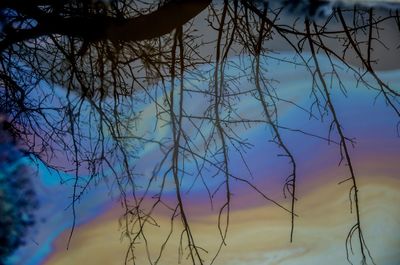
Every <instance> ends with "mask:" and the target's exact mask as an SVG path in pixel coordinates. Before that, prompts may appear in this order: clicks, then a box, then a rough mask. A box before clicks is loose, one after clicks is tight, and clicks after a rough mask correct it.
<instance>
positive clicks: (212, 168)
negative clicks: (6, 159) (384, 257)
mask: <svg viewBox="0 0 400 265" xmlns="http://www.w3.org/2000/svg"><path fill="white" fill-rule="evenodd" d="M306 3H307V5H306V6H305V7H304V6H300V7H299V6H298V5H283V6H281V5H277V4H273V3H271V4H268V3H267V2H261V1H247V0H235V1H221V2H215V3H211V1H209V0H197V1H196V0H190V1H181V0H170V1H160V2H157V3H154V4H145V3H142V2H139V1H130V0H126V1H109V2H105V1H104V2H101V1H100V2H94V1H86V0H85V1H56V2H53V1H47V0H35V1H30V2H29V3H27V2H26V1H20V0H5V1H2V2H1V3H0V12H1V13H0V19H1V33H0V54H1V55H0V56H1V57H0V58H1V66H0V89H1V90H0V93H1V100H0V107H1V110H2V111H3V112H5V113H6V114H7V116H8V122H9V123H10V124H11V126H12V128H13V130H14V131H15V132H17V136H18V139H19V141H20V142H21V143H22V144H23V145H24V147H25V150H26V152H28V153H30V154H31V155H32V156H34V157H36V158H38V159H40V160H42V161H44V162H45V164H46V165H47V166H49V167H53V168H55V169H57V170H62V171H66V172H72V173H73V175H74V179H73V180H72V182H73V183H72V186H73V192H72V193H73V194H72V202H71V207H72V210H73V215H74V216H73V224H72V229H71V234H70V240H71V238H72V235H73V231H74V227H75V215H76V212H75V207H76V203H77V202H78V201H79V200H80V199H81V198H82V196H83V195H84V193H85V191H86V190H87V188H88V187H89V186H90V185H93V184H94V183H95V182H96V181H99V180H101V179H104V178H111V179H112V182H113V183H115V185H116V186H117V187H118V190H119V192H120V200H121V202H122V205H123V207H124V211H125V214H124V215H123V216H122V217H121V226H122V228H123V235H124V236H125V237H126V238H127V239H128V240H129V242H130V246H129V249H128V250H127V253H126V258H125V262H126V263H129V262H132V263H133V264H135V257H136V253H135V244H136V243H137V242H139V241H140V242H144V244H145V245H146V249H149V248H150V247H151V246H150V245H149V244H148V241H147V239H146V233H145V229H144V228H145V227H147V226H151V225H154V224H156V223H157V220H155V219H154V218H153V213H154V212H155V211H156V210H157V209H159V208H165V209H168V210H169V211H170V216H171V228H170V232H169V234H168V236H167V237H166V239H165V242H164V244H163V245H162V247H161V249H160V251H159V254H158V256H157V257H152V256H151V255H150V254H149V253H150V252H149V251H148V261H149V263H150V264H157V263H158V262H159V260H160V259H161V256H162V254H163V251H164V248H165V245H166V244H167V243H168V241H169V240H170V237H171V234H172V233H173V232H174V231H173V223H174V222H176V219H177V217H178V216H179V218H180V223H181V224H182V225H183V230H182V231H181V237H180V248H179V253H180V258H182V257H183V256H188V257H189V258H190V260H191V262H192V264H206V263H208V262H211V263H213V262H214V260H215V259H216V257H217V256H218V254H219V253H220V251H221V249H222V247H223V246H224V245H226V238H227V236H228V228H229V221H230V212H231V196H232V191H231V183H232V182H241V183H243V184H244V185H247V186H249V187H250V188H251V189H252V190H253V191H254V192H255V193H257V194H259V195H260V196H261V197H262V198H263V199H265V200H267V201H270V202H272V203H274V204H275V205H276V206H277V207H280V208H281V209H282V210H283V211H286V212H287V213H288V216H289V218H290V219H291V227H290V233H289V239H290V241H292V240H295V237H294V231H295V221H296V216H297V214H296V207H295V205H296V201H297V196H296V178H297V175H298V173H297V167H296V165H297V161H296V156H295V154H294V152H293V150H295V148H296V146H290V145H289V144H288V143H286V141H285V137H284V136H283V135H282V131H290V132H292V133H301V134H306V135H308V136H310V137H315V138H318V139H321V140H323V141H327V142H329V143H336V146H337V147H338V152H339V160H340V161H343V162H344V163H345V164H346V165H347V167H348V170H349V177H348V179H346V180H344V181H342V182H347V181H349V182H351V183H352V186H351V189H350V191H349V198H350V204H351V208H352V209H353V210H354V214H355V222H354V225H353V226H352V227H351V229H350V230H349V233H348V237H347V239H346V251H347V256H348V261H349V262H351V259H350V254H351V252H352V251H353V248H352V240H353V238H354V237H356V238H357V240H358V242H359V253H360V254H361V258H362V259H361V261H360V262H361V264H369V263H372V264H373V263H374V261H373V259H372V257H371V254H370V252H369V249H368V247H367V243H366V242H365V239H364V236H363V230H362V220H361V217H360V211H361V210H360V201H359V197H358V186H357V175H356V169H355V166H354V165H353V163H352V159H351V152H350V148H351V147H352V146H353V145H354V141H353V140H352V139H351V138H350V137H348V136H347V135H346V133H345V130H344V125H343V124H342V121H341V117H340V116H339V114H338V113H337V111H336V107H335V102H334V101H333V100H332V98H331V96H330V95H331V93H332V92H331V90H332V89H333V88H332V87H330V86H332V85H331V84H332V82H327V78H328V77H327V76H329V79H331V80H332V79H335V80H336V82H337V83H338V84H339V87H340V89H341V90H342V92H343V93H346V89H348V88H346V87H345V85H344V83H343V82H341V76H340V71H338V69H337V68H338V66H337V65H336V64H335V61H340V62H342V63H343V65H345V66H346V67H347V70H348V71H351V72H352V73H353V74H354V76H355V79H356V80H357V82H359V83H362V84H363V85H365V86H366V87H368V88H371V89H374V90H376V91H377V94H378V96H380V97H383V98H384V100H385V101H386V102H387V104H388V106H389V107H390V108H391V109H392V110H393V115H394V116H395V117H397V119H398V117H399V116H400V109H399V108H400V102H399V94H400V92H399V91H398V89H397V90H396V89H395V88H393V87H391V86H390V85H389V84H387V83H386V82H385V81H384V80H382V79H381V77H380V76H379V75H378V74H377V71H376V70H375V66H376V65H378V64H377V63H378V62H377V58H376V57H374V50H375V49H379V47H381V46H383V47H385V45H386V44H385V43H384V40H381V39H380V38H379V37H378V36H379V34H380V31H381V25H386V24H387V23H390V24H391V25H393V27H395V26H396V27H397V29H400V26H399V20H400V19H399V13H398V11H397V10H393V9H392V10H375V9H373V8H366V7H362V6H355V7H354V8H347V7H345V6H332V5H328V4H327V3H326V2H324V3H322V5H321V3H314V1H310V2H306ZM304 8H305V10H307V12H306V14H305V15H299V16H297V15H296V16H294V15H288V13H290V12H292V13H293V12H294V11H293V10H304ZM320 8H326V9H324V11H323V12H322V13H323V14H324V15H326V16H324V17H319V15H321V9H320ZM203 11H204V12H203ZM302 13H304V12H302ZM199 14H200V16H203V15H204V14H206V21H207V22H208V27H207V30H208V33H210V36H211V37H210V36H209V38H210V40H206V37H205V36H204V32H203V33H202V32H201V31H198V30H197V28H196V25H195V24H193V19H196V16H198V15H199ZM385 23H386V24H385ZM274 39H278V40H279V44H280V45H284V46H285V47H288V49H290V50H291V51H292V52H294V53H295V54H296V55H297V59H298V62H296V63H297V64H299V65H301V66H302V67H305V68H306V69H307V71H308V72H309V74H310V76H309V78H310V80H311V82H310V83H311V85H310V94H311V95H312V97H313V104H312V105H311V106H310V107H309V109H305V108H303V107H301V106H299V105H298V104H297V103H296V102H293V101H290V100H287V99H285V98H281V97H280V96H279V94H278V93H277V92H276V91H275V89H274V87H273V86H272V85H271V80H272V79H273V77H270V76H268V73H267V71H266V70H265V69H264V68H263V66H262V60H263V59H264V58H267V57H268V56H269V55H270V53H273V49H270V48H269V45H268V44H269V43H271V42H272V41H273V40H274ZM338 46H340V48H339V49H338V48H337V47H338ZM204 47H208V48H204ZM307 51H308V52H309V54H307ZM205 52H208V53H205ZM233 55H235V56H239V57H245V56H249V57H250V58H252V59H251V60H252V64H251V66H250V69H251V70H250V71H246V70H244V69H240V67H243V68H245V67H244V66H239V67H238V68H239V71H241V72H243V75H244V76H246V77H248V78H249V80H251V84H252V85H253V88H251V89H250V90H243V89H242V88H241V87H238V86H236V85H235V84H236V81H237V78H235V77H232V76H228V75H227V74H226V68H227V67H237V66H234V65H233V63H232V62H231V60H230V58H231V56H233ZM320 55H323V56H326V58H328V60H329V61H330V66H329V67H330V71H329V72H324V70H323V69H322V68H321V66H320V62H319V58H320ZM292 63H294V62H292ZM204 66H211V68H210V69H209V70H207V71H205V70H204ZM202 67H203V68H202ZM208 76H209V77H210V80H209V86H208V87H206V88H202V87H196V86H190V87H189V86H188V85H187V84H188V83H187V81H186V80H187V79H191V78H192V79H198V80H207V79H208ZM371 78H372V80H373V82H371V81H370V80H371ZM191 97H196V98H202V101H203V100H204V103H205V107H204V109H201V110H197V111H196V112H193V111H191V110H189V108H188V107H187V104H188V103H187V102H188V101H189V100H190V99H189V98H191ZM160 98H162V100H160ZM246 98H252V99H255V100H256V102H257V104H259V107H260V109H262V113H263V114H262V116H261V117H258V118H256V119H247V118H245V117H243V115H242V113H240V111H239V110H238V109H237V107H236V106H237V104H238V102H240V101H241V100H244V99H246ZM282 101H284V102H286V103H288V104H291V105H292V106H294V107H295V108H297V109H298V110H299V111H305V112H307V113H308V114H309V115H310V116H315V117H317V116H318V117H320V118H324V117H325V118H327V119H330V120H331V124H330V126H329V129H328V132H327V135H328V136H321V135H315V134H313V133H311V132H308V131H307V130H305V129H303V128H288V127H284V126H282V125H281V124H280V121H279V108H278V107H277V103H279V102H282ZM146 104H153V105H154V106H155V113H154V116H155V117H156V119H155V120H156V123H157V124H156V126H158V125H159V124H162V125H163V126H167V127H168V128H169V129H170V136H171V137H167V138H162V139H158V138H155V137H153V135H152V134H151V133H141V134H139V133H138V131H140V127H141V125H142V121H141V119H142V116H141V112H140V106H144V105H146ZM250 124H265V125H267V126H268V127H269V128H270V129H271V132H272V139H270V140H271V141H272V142H274V143H275V144H276V145H277V146H278V147H279V149H280V150H281V151H282V154H281V155H282V156H284V157H285V158H286V159H287V161H288V165H289V170H288V172H287V173H285V175H284V177H283V185H282V187H283V192H284V195H285V196H288V197H289V199H290V205H291V206H290V207H289V208H286V207H284V206H283V205H282V204H281V203H279V202H278V201H277V200H274V199H273V198H271V197H270V196H268V195H267V194H266V193H265V192H263V191H262V190H261V189H260V188H259V187H257V186H256V185H255V184H253V183H252V182H251V179H248V178H246V177H243V176H238V175H236V174H235V173H234V172H232V170H231V161H230V159H231V157H232V154H233V153H236V154H239V156H240V157H241V159H242V163H243V166H244V167H246V168H248V171H249V173H250V174H251V168H249V167H248V164H247V162H246V154H245V153H246V150H248V149H251V148H252V146H251V143H249V142H248V141H247V140H246V139H243V138H242V137H241V135H240V134H238V133H236V132H237V130H238V128H241V129H244V130H245V129H247V128H248V126H249V125H250ZM193 131H195V132H196V136H195V139H194V138H193V136H192V134H193ZM267 137H269V136H268V135H266V138H267ZM150 144H151V145H157V146H158V147H159V150H160V152H161V153H162V154H163V156H162V158H161V159H160V161H157V163H156V164H155V166H154V170H153V171H152V173H151V174H150V175H149V176H146V178H143V177H142V174H141V173H142V172H137V171H136V169H135V166H136V165H135V161H136V160H137V159H138V158H139V155H138V154H140V150H141V149H143V148H144V147H145V146H147V145H150ZM59 157H61V158H62V159H63V161H68V164H67V165H65V163H63V164H60V163H59V161H58V159H59ZM188 165H193V167H194V169H195V170H194V171H193V172H189V166H188ZM84 176H89V177H84ZM159 176H161V177H159ZM193 176H194V177H193ZM210 176H211V177H212V178H214V177H217V178H218V180H219V184H218V185H217V188H216V189H211V188H210V187H209V186H208V185H207V179H208V178H210ZM143 179H144V181H143ZM168 179H172V180H173V183H174V187H175V195H176V201H175V202H174V203H172V204H171V202H168V201H167V200H165V199H164V193H165V185H166V182H167V180H168ZM183 180H185V181H186V182H187V181H192V182H193V183H195V182H196V181H201V183H202V185H203V188H204V189H205V190H206V191H207V193H208V195H209V200H210V203H211V205H213V204H214V203H215V199H214V197H215V196H216V194H218V193H223V194H224V202H223V204H222V205H218V208H219V209H218V222H217V224H216V226H217V228H218V231H219V234H220V238H221V242H220V245H219V248H218V249H217V250H216V251H215V254H214V255H213V256H212V257H211V258H210V260H207V258H206V257H205V256H207V255H206V253H207V250H205V249H204V248H202V247H201V242H198V241H197V239H196V237H195V235H194V233H193V232H192V229H191V222H190V216H189V215H188V214H187V209H186V202H185V198H184V196H183V191H182V181H183ZM156 185H158V187H159V188H158V191H157V192H156V193H155V194H151V193H152V191H151V190H152V188H153V187H154V186H156ZM146 198H152V199H153V200H152V204H151V206H150V207H148V206H145V205H144V203H143V202H144V200H145V199H146ZM68 244H69V243H68Z"/></svg>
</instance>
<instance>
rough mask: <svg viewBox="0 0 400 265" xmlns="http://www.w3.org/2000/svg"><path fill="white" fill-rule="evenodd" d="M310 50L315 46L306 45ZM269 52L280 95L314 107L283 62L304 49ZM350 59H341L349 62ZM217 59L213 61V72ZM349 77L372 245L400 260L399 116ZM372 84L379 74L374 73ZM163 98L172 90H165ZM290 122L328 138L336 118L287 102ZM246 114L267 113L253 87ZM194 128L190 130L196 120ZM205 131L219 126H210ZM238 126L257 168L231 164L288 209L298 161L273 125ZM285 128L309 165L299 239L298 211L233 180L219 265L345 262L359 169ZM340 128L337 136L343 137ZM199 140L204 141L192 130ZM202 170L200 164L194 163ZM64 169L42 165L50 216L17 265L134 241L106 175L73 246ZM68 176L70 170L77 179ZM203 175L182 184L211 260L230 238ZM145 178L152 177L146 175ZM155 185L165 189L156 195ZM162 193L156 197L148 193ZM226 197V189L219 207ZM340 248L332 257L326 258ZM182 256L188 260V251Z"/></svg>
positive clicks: (388, 75) (101, 253) (306, 85)
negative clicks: (289, 182) (352, 174)
mask: <svg viewBox="0 0 400 265" xmlns="http://www.w3.org/2000/svg"><path fill="white" fill-rule="evenodd" d="M305 55H306V56H307V54H305ZM274 57H275V59H274V58H267V59H266V60H265V61H263V66H264V67H265V68H266V69H267V71H266V72H265V74H267V75H270V76H271V77H273V79H274V80H275V81H274V85H275V86H276V88H277V93H278V95H279V96H280V97H281V98H284V99H286V100H291V101H293V102H296V104H297V105H299V106H302V107H304V108H305V109H309V107H310V104H311V102H312V98H311V96H310V79H309V78H306V77H307V76H308V75H309V73H308V72H307V71H306V69H305V68H304V67H301V66H294V65H292V64H287V63H283V62H280V61H279V60H277V59H288V60H291V59H292V58H293V54H291V53H288V52H286V53H285V52H283V53H280V54H274ZM319 59H320V61H321V65H323V67H324V68H325V69H324V70H326V71H328V70H329V69H328V66H329V64H328V61H327V59H326V58H323V57H319ZM230 62H231V63H232V65H235V64H236V65H237V64H239V63H240V64H241V66H242V67H243V68H246V67H245V66H250V64H251V58H250V57H245V58H231V59H230ZM338 64H339V65H340V63H338ZM209 67H211V68H212V66H208V67H205V68H204V72H205V73H206V72H207V69H209ZM225 74H226V75H227V76H235V75H236V76H238V74H239V73H238V72H237V69H236V68H234V67H227V69H226V72H225ZM378 74H379V76H380V77H381V78H382V79H383V80H384V81H385V82H388V83H389V84H391V85H392V86H393V87H394V88H396V89H398V87H399V86H400V70H391V71H386V72H379V73H378ZM340 76H341V81H342V82H343V83H344V85H345V87H347V93H346V95H344V94H343V93H342V92H341V91H340V89H339V87H338V84H337V82H333V83H332V90H331V93H332V100H333V102H334V104H335V106H336V108H337V112H338V116H339V118H340V119H341V121H342V125H343V129H344V131H345V133H346V135H348V136H349V137H350V138H353V137H354V138H355V140H356V145H355V148H353V149H351V156H352V158H353V163H354V165H355V168H356V175H357V178H358V179H359V184H360V187H359V190H360V192H359V194H360V205H361V206H360V207H361V216H362V228H363V230H364V235H365V238H366V242H367V244H368V247H369V249H370V251H371V255H372V256H373V258H374V261H375V263H376V264H379V265H395V264H398V263H397V262H399V261H400V254H399V252H398V247H399V246H400V234H399V233H398V232H397V231H398V227H399V225H400V208H399V207H398V201H399V199H400V193H399V189H400V176H399V174H400V165H399V161H400V139H399V136H398V135H397V131H396V130H397V123H398V118H397V117H396V114H395V113H394V112H393V111H392V110H391V109H390V108H389V107H388V106H387V104H386V103H385V101H384V99H383V97H382V96H379V95H378V93H377V91H375V90H372V89H367V88H366V87H365V86H363V85H362V84H357V83H356V82H355V78H354V76H353V74H352V73H350V72H346V71H341V72H340ZM237 82H238V86H240V87H241V88H242V89H246V88H247V89H249V88H251V87H253V85H252V80H249V79H248V78H246V77H243V78H240V79H239V80H238V81H237ZM370 82H372V83H373V82H374V81H373V80H372V79H370ZM191 85H196V87H200V88H201V87H204V88H205V87H207V86H208V85H209V83H208V81H207V78H205V79H204V80H202V81H197V83H196V84H193V83H190V82H188V83H185V86H191ZM160 100H161V99H160ZM186 102H187V105H185V109H186V110H187V111H189V112H191V113H197V112H199V111H200V112H201V110H203V109H204V108H206V107H207V102H206V101H205V100H202V99H196V98H195V99H193V100H192V101H190V100H187V101H186ZM138 108H142V110H143V115H144V116H143V119H142V121H144V122H143V123H141V125H140V126H139V129H138V132H147V131H151V129H150V128H153V126H154V111H155V107H154V105H152V104H149V105H143V106H139V107H138ZM278 110H279V113H280V114H279V119H280V125H281V126H284V127H290V128H294V129H302V130H305V131H307V132H309V133H312V134H314V135H319V136H322V137H327V135H328V130H329V125H330V121H331V119H330V117H329V116H327V117H325V120H323V121H322V120H321V119H318V120H317V119H314V118H311V119H310V117H309V113H307V112H306V111H302V110H300V109H299V108H297V107H294V106H293V105H290V104H288V103H285V102H280V103H279V104H278ZM237 111H238V112H239V113H242V114H243V115H244V117H247V118H257V117H260V118H262V111H261V107H260V105H259V103H258V102H257V101H256V100H255V99H254V98H252V97H251V96H248V97H244V98H243V99H242V100H241V101H240V102H238V105H237ZM158 126H159V127H157V128H156V130H155V131H154V132H153V134H154V135H153V136H154V137H156V138H162V137H168V136H169V135H170V134H169V129H168V127H166V126H162V124H159V125H158ZM187 130H190V127H188V128H187ZM203 130H204V132H205V133H207V131H208V130H210V128H208V127H207V126H204V127H203ZM236 133H237V134H239V135H240V136H241V137H242V138H245V139H247V140H248V141H249V142H250V143H252V144H253V148H252V149H250V150H248V152H247V153H246V161H247V162H248V166H249V167H250V168H251V169H252V175H250V174H249V173H248V171H247V169H246V167H245V165H244V164H243V163H241V162H240V159H239V158H240V157H239V156H238V155H237V154H235V153H233V154H232V156H231V160H230V162H231V171H232V172H234V173H235V174H237V175H240V176H243V177H245V178H247V179H249V180H250V181H251V182H252V183H253V184H254V185H257V187H259V188H260V189H261V190H262V191H263V192H265V193H266V194H268V195H269V196H271V198H273V199H274V200H276V201H278V202H280V203H282V204H283V205H284V206H286V207H289V200H288V199H285V198H284V197H283V194H282V185H283V180H284V179H285V178H286V176H287V174H288V170H289V167H288V166H289V164H288V161H287V159H285V158H283V157H279V156H277V154H279V153H281V151H280V150H279V149H278V148H277V147H276V145H275V144H273V143H271V142H270V141H269V140H270V139H271V132H270V128H268V127H267V126H266V125H265V124H258V125H253V126H252V127H251V128H246V129H244V128H242V127H238V128H237V130H236ZM281 133H282V137H283V138H284V139H285V141H286V143H287V145H288V146H289V147H290V149H291V150H292V152H293V154H294V156H295V158H296V161H297V164H298V183H297V187H298V196H297V197H298V202H297V204H296V205H297V206H296V208H297V210H296V213H297V214H298V215H299V216H298V217H297V218H296V220H295V225H296V226H295V232H294V242H293V243H290V242H289V232H290V216H289V214H288V213H287V212H285V211H283V210H282V209H280V208H279V207H277V206H275V205H273V204H271V203H269V202H268V201H265V200H263V199H262V198H261V197H260V196H259V194H256V193H255V192H254V191H251V189H249V187H248V186H246V185H244V184H243V183H242V182H235V181H232V193H233V197H232V213H231V217H230V225H229V233H228V237H227V241H226V243H227V245H226V246H224V247H223V248H222V251H221V253H220V255H219V257H218V258H217V260H216V261H215V263H214V264H216V265H217V264H234V265H242V264H250V265H259V264H268V265H275V264H276V265H277V264H279V265H291V264H293V265H302V264H307V265H308V264H326V265H328V264H346V262H347V261H346V252H345V240H346V236H347V233H348V231H349V230H350V228H351V226H352V225H353V224H354V220H355V215H354V213H353V214H351V213H350V204H349V194H348V192H349V189H350V187H351V186H350V183H348V182H346V183H343V184H340V185H339V184H338V183H339V182H340V181H341V180H344V179H346V178H348V177H349V173H348V171H347V169H346V167H345V165H344V162H343V163H342V164H341V165H339V162H340V156H339V147H338V145H336V144H334V143H330V144H328V142H327V141H325V140H323V139H319V138H316V137H310V136H308V135H305V134H302V133H299V132H296V131H289V130H281ZM335 137H336V135H335V134H333V138H334V139H335ZM193 140H194V141H196V140H198V138H196V137H193ZM140 157H141V158H140V159H139V160H138V161H134V162H133V161H132V163H136V165H137V168H138V170H140V171H142V172H149V171H151V170H152V167H153V166H154V164H155V163H156V162H157V161H159V160H160V159H161V154H160V152H159V150H158V149H157V148H156V147H155V146H152V145H148V146H147V147H145V148H144V149H143V150H142V151H141V154H140ZM188 167H189V168H190V167H192V169H193V165H190V164H189V165H188ZM59 177H60V176H58V175H57V173H56V172H54V171H51V170H48V169H46V168H45V167H44V166H43V165H40V166H39V177H38V178H37V179H36V181H35V187H36V191H37V194H38V196H39V200H40V202H41V203H40V205H41V206H40V208H39V210H38V213H37V215H38V218H39V219H40V222H39V224H38V225H37V226H36V227H35V229H34V230H35V231H33V232H32V234H31V235H29V237H28V240H27V241H28V244H27V245H26V246H24V247H22V248H21V249H19V250H18V251H17V252H16V253H15V255H14V257H13V263H14V264H16V265H17V264H18V265H39V264H40V265H45V264H46V265H63V264H87V265H92V264H93V265H94V264H122V262H123V258H124V255H125V253H126V250H127V241H121V230H120V226H119V223H118V220H119V218H120V216H121V213H122V209H121V206H120V204H119V203H118V202H117V197H116V196H115V193H110V191H109V187H108V186H107V185H106V184H104V183H99V184H98V185H97V186H96V187H92V188H91V189H90V190H89V191H88V192H87V194H85V196H84V197H83V198H82V200H81V201H80V202H79V204H78V205H77V213H78V214H77V216H78V218H77V223H78V226H77V228H76V230H75V232H74V235H73V238H72V241H71V246H70V248H69V250H66V247H67V238H68V235H69V232H70V228H71V223H72V214H71V208H70V207H69V208H68V206H69V205H70V202H71V199H70V195H71V194H72V193H71V192H72V190H71V187H70V186H69V185H60V183H59ZM68 177H69V176H68V175H61V178H63V179H67V178H68ZM206 178H207V181H208V182H207V184H208V185H209V187H211V188H214V189H215V188H216V187H217V186H218V185H219V184H220V182H219V181H217V180H218V179H217V178H211V177H210V176H206ZM193 181H194V179H193V177H190V176H188V177H187V178H186V179H184V180H183V182H182V190H183V191H185V192H186V191H188V190H189V189H190V192H187V193H184V197H183V198H184V201H185V205H186V207H187V211H188V213H189V215H188V216H189V219H190V222H191V224H192V229H193V231H194V234H195V236H196V240H197V241H196V242H198V244H199V245H200V246H202V247H204V248H205V249H207V250H209V253H208V254H205V258H206V259H207V260H208V261H210V260H211V259H212V257H213V255H215V253H216V250H217V249H218V244H219V243H220V236H219V234H218V230H217V226H216V221H217V215H218V210H216V209H214V210H212V209H211V208H210V203H209V200H208V199H207V194H206V190H205V189H204V186H203V184H202V183H201V182H200V181H196V182H195V184H194V186H193V187H192V188H190V187H191V185H192V183H193ZM145 182H146V178H143V183H145ZM170 187H171V188H169V189H167V190H166V198H171V200H173V198H174V196H175V195H174V189H173V186H172V185H171V186H170ZM155 188H156V185H155V186H154V190H151V191H150V192H156V190H155ZM149 200H151V199H149ZM221 202H222V199H221V198H219V197H218V196H217V198H216V204H217V205H218V203H221ZM154 218H155V220H157V223H158V225H159V226H153V227H150V226H149V227H148V228H147V229H146V233H147V235H148V241H149V242H150V243H149V245H150V246H151V248H150V250H148V251H149V253H150V256H151V257H152V258H151V259H152V261H154V260H155V259H156V257H157V253H158V251H159V248H160V246H161V244H162V242H163V240H164V239H165V237H166V235H167V233H168V231H169V228H170V216H169V215H166V214H165V213H164V212H163V211H160V212H156V213H155V214H154ZM180 229H181V227H180V222H179V218H176V220H175V223H174V231H175V232H174V233H173V235H172V238H171V240H170V241H169V244H168V245H167V247H166V249H165V252H164V254H163V256H162V258H161V259H160V263H159V264H167V265H169V264H177V263H178V262H177V261H178V248H179V246H178V242H179V240H178V238H179V235H180V231H181V230H180ZM143 246H144V244H139V245H138V246H137V248H136V251H137V264H148V263H149V261H148V259H147V254H146V249H145V248H144V247H143ZM354 246H355V248H354V249H355V252H356V253H355V255H354V256H353V257H351V259H352V260H353V261H355V262H356V263H355V264H357V260H358V258H359V256H358V254H357V251H358V249H357V247H356V246H357V244H356V243H354ZM327 257H329V259H328V258H327ZM181 262H182V263H181V264H189V260H186V259H185V258H183V260H181Z"/></svg>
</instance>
